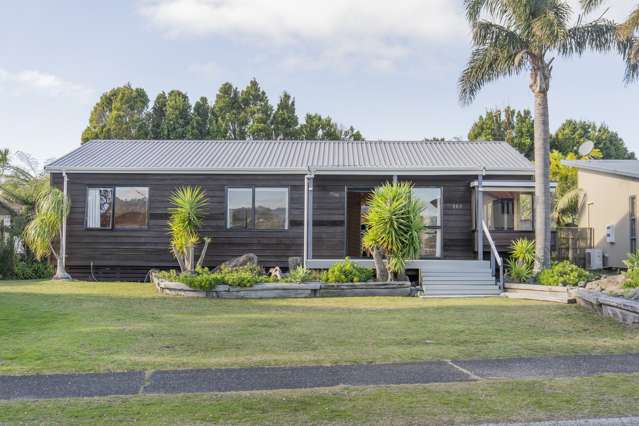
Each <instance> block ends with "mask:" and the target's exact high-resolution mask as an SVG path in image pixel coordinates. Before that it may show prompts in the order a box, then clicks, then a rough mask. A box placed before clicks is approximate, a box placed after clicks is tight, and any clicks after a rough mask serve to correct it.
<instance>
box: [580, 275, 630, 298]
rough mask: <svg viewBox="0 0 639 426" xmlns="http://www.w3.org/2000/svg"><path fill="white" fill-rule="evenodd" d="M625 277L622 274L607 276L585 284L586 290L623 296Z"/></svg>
mask: <svg viewBox="0 0 639 426" xmlns="http://www.w3.org/2000/svg"><path fill="white" fill-rule="evenodd" d="M625 282H626V277H625V276H624V275H623V274H618V275H608V276H604V277H603V278H601V279H598V280H595V281H591V282H589V283H587V284H586V289H587V290H593V291H602V292H604V293H609V294H623V292H624V288H623V285H624V283H625Z"/></svg>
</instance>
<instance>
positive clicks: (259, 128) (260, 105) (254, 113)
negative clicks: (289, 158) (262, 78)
mask: <svg viewBox="0 0 639 426" xmlns="http://www.w3.org/2000/svg"><path fill="white" fill-rule="evenodd" d="M240 103H241V105H242V116H243V119H242V120H243V121H244V122H246V134H247V136H248V138H249V139H272V138H273V129H272V128H271V117H272V115H273V107H272V106H271V104H270V103H269V100H268V96H266V92H265V91H264V90H262V88H261V87H260V84H259V83H258V82H257V80H255V79H252V80H251V81H250V82H249V84H248V86H246V88H245V89H244V90H242V93H241V94H240Z"/></svg>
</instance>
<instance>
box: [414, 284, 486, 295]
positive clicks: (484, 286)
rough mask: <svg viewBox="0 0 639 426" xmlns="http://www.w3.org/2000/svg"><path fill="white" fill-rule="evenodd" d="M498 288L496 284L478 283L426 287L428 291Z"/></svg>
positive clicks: (425, 289)
mask: <svg viewBox="0 0 639 426" xmlns="http://www.w3.org/2000/svg"><path fill="white" fill-rule="evenodd" d="M497 290H498V288H497V287H495V286H494V285H478V286H459V287H452V288H451V287H447V286H428V287H424V291H425V292H426V293H430V292H432V291H452V292H456V291H497Z"/></svg>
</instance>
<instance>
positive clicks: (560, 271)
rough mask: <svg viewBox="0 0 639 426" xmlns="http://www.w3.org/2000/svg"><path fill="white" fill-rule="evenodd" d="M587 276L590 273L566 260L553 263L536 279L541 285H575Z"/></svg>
mask: <svg viewBox="0 0 639 426" xmlns="http://www.w3.org/2000/svg"><path fill="white" fill-rule="evenodd" d="M589 278H590V273H589V272H588V271H586V270H585V269H582V268H580V267H579V266H577V265H574V264H572V263H570V262H569V261H567V260H564V261H563V262H559V263H555V264H554V265H552V266H551V267H550V268H548V269H544V270H543V271H541V272H540V273H539V275H537V281H538V282H539V284H543V285H561V286H576V285H577V284H579V283H580V282H582V281H587V280H588V279H589Z"/></svg>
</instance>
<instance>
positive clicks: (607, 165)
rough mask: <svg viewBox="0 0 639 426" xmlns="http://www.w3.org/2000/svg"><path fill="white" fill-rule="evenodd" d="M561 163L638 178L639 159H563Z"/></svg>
mask: <svg viewBox="0 0 639 426" xmlns="http://www.w3.org/2000/svg"><path fill="white" fill-rule="evenodd" d="M562 164H565V165H566V166H571V167H577V168H578V169H584V170H591V171H593V172H601V173H609V174H613V175H620V176H629V177H633V178H639V160H563V161H562Z"/></svg>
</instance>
